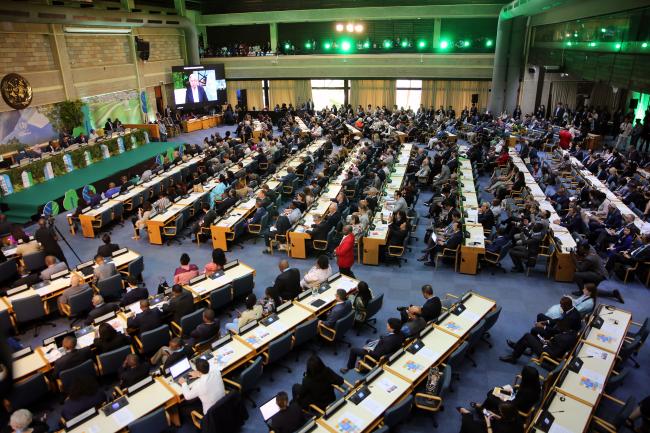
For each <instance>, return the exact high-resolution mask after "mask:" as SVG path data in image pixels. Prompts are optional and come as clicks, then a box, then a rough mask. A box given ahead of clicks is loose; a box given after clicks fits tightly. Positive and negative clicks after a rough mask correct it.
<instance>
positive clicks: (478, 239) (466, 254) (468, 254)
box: [460, 223, 485, 275]
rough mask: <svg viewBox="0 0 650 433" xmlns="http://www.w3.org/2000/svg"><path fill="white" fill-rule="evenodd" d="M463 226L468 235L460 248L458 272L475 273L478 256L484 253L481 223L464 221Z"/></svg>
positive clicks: (483, 236)
mask: <svg viewBox="0 0 650 433" xmlns="http://www.w3.org/2000/svg"><path fill="white" fill-rule="evenodd" d="M464 228H465V231H466V232H468V233H469V237H468V238H466V239H465V240H464V243H463V245H462V246H461V248H460V273H461V274H470V275H476V273H477V272H478V261H479V256H481V255H483V254H485V235H484V232H483V225H481V224H476V223H466V224H465V227H464Z"/></svg>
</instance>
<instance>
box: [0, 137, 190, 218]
mask: <svg viewBox="0 0 650 433" xmlns="http://www.w3.org/2000/svg"><path fill="white" fill-rule="evenodd" d="M180 144H181V143H172V142H167V143H160V142H150V143H147V144H145V145H143V146H140V147H138V148H136V149H133V150H130V151H128V152H124V153H121V154H119V155H115V156H112V157H110V158H109V159H104V160H102V161H99V162H96V163H94V164H92V165H91V166H89V167H85V168H81V169H77V170H74V171H72V172H70V173H68V174H66V175H64V176H59V177H55V178H54V179H51V180H48V181H47V182H43V183H39V184H37V185H34V186H32V187H30V188H27V189H25V190H22V191H20V192H17V193H13V194H11V195H9V196H7V197H4V198H2V202H3V203H5V204H6V205H7V206H9V210H8V211H6V212H5V214H6V215H7V218H8V219H9V221H12V222H15V223H25V222H27V221H29V220H30V219H31V217H32V216H33V215H35V214H36V213H38V211H39V208H40V207H41V206H43V205H44V204H45V203H47V202H48V201H51V200H57V199H59V198H61V197H63V196H64V195H65V192H66V191H67V190H69V189H75V190H76V189H79V188H82V187H84V186H85V185H87V184H91V183H93V182H97V181H100V180H103V179H106V178H108V177H110V176H112V175H114V174H116V173H119V172H120V171H122V170H126V169H128V168H130V167H133V166H135V165H138V164H140V163H141V162H144V161H146V160H147V159H149V158H153V157H154V156H155V155H157V154H159V153H163V152H164V151H166V149H168V148H169V147H178V146H179V145H180ZM61 212H63V209H62V210H61Z"/></svg>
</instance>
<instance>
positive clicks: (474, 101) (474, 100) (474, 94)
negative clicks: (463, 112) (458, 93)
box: [472, 93, 478, 104]
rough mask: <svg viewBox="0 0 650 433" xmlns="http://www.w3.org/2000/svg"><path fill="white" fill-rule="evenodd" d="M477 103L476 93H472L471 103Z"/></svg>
mask: <svg viewBox="0 0 650 433" xmlns="http://www.w3.org/2000/svg"><path fill="white" fill-rule="evenodd" d="M476 103H478V93H472V104H476Z"/></svg>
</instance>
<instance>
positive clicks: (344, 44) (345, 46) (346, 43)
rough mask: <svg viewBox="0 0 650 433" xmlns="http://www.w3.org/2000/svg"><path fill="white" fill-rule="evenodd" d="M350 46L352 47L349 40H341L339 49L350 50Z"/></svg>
mask: <svg viewBox="0 0 650 433" xmlns="http://www.w3.org/2000/svg"><path fill="white" fill-rule="evenodd" d="M351 48H352V44H351V43H350V41H343V42H341V51H343V52H344V53H347V52H348V51H350V49H351Z"/></svg>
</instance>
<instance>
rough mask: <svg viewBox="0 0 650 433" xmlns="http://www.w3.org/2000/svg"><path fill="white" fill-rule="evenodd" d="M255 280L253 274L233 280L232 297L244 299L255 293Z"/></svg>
mask: <svg viewBox="0 0 650 433" xmlns="http://www.w3.org/2000/svg"><path fill="white" fill-rule="evenodd" d="M254 288H255V281H254V280H253V274H252V273H251V274H248V275H244V276H243V277H239V278H235V279H234V280H232V298H233V299H234V300H238V299H243V298H245V297H246V296H248V295H250V294H251V293H253V289H254Z"/></svg>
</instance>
